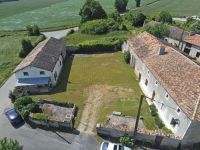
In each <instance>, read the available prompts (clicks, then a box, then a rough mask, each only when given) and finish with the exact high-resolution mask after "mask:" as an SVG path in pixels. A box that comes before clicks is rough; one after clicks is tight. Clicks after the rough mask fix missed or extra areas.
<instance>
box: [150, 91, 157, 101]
mask: <svg viewBox="0 0 200 150" xmlns="http://www.w3.org/2000/svg"><path fill="white" fill-rule="evenodd" d="M155 96H156V92H155V91H153V93H152V97H151V98H152V100H154V98H155Z"/></svg>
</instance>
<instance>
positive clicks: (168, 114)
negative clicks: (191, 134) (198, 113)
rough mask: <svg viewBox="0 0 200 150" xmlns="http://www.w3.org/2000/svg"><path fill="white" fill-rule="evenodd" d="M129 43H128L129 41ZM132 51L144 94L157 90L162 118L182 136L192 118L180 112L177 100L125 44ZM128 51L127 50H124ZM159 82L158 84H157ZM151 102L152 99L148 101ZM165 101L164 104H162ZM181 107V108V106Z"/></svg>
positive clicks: (132, 61) (157, 103) (157, 102)
mask: <svg viewBox="0 0 200 150" xmlns="http://www.w3.org/2000/svg"><path fill="white" fill-rule="evenodd" d="M127 45H128V43H127ZM124 48H127V50H129V51H130V53H131V62H130V63H131V65H132V66H135V73H136V76H137V77H139V73H140V74H141V80H140V83H139V84H140V87H141V89H142V91H143V92H144V94H145V95H146V96H148V97H150V98H151V97H152V94H153V91H155V93H156V94H155V98H154V99H155V100H156V102H154V104H155V106H156V107H157V109H158V113H159V116H160V118H161V119H162V120H163V122H164V124H165V125H166V127H167V128H169V129H171V130H172V132H173V133H174V134H176V135H178V136H180V137H181V138H182V137H183V136H184V135H185V132H186V131H187V129H188V127H189V126H190V123H191V121H190V119H189V118H188V117H187V116H186V115H185V113H184V112H183V111H182V110H181V111H180V112H179V113H178V112H177V109H178V108H179V107H178V105H177V104H176V103H175V101H174V100H173V99H172V98H171V96H170V94H169V93H168V92H167V91H166V90H165V89H164V87H163V86H162V85H161V84H160V83H159V81H158V80H156V78H155V77H154V76H153V74H152V73H151V72H150V70H149V69H148V68H147V67H146V66H145V64H144V63H143V62H142V61H141V60H140V59H139V58H138V57H137V55H136V54H135V53H134V52H133V51H132V50H131V48H130V47H129V46H124ZM123 51H126V50H123ZM146 79H147V80H148V85H147V86H146V85H145V80H146ZM156 83H157V84H156ZM166 94H168V98H166ZM148 103H149V104H151V102H150V101H148ZM161 103H163V105H161ZM179 109H180V108H179ZM172 117H173V118H175V119H179V120H180V124H179V125H176V126H175V127H173V126H172V125H171V124H170V123H171V119H172Z"/></svg>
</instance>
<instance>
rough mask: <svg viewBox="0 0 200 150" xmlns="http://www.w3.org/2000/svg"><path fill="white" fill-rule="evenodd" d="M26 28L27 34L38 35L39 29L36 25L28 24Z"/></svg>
mask: <svg viewBox="0 0 200 150" xmlns="http://www.w3.org/2000/svg"><path fill="white" fill-rule="evenodd" d="M26 30H27V31H28V35H29V36H39V35H40V29H39V27H38V26H37V25H28V26H26Z"/></svg>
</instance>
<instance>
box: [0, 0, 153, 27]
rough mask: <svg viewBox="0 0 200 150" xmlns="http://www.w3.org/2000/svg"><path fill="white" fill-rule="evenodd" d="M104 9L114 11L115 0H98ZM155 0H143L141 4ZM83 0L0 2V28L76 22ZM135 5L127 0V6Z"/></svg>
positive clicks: (50, 25) (46, 25)
mask: <svg viewBox="0 0 200 150" xmlns="http://www.w3.org/2000/svg"><path fill="white" fill-rule="evenodd" d="M99 1H100V3H101V4H102V6H103V7H104V8H105V10H106V11H107V12H108V13H110V12H112V11H114V1H115V0H99ZM153 1H155V0H143V1H142V5H145V4H147V3H150V2H153ZM83 2H84V0H67V1H66V0H48V1H46V0H34V1H33V0H19V1H14V2H6V3H0V30H19V29H24V27H25V26H26V25H29V24H38V25H39V26H40V27H41V28H48V27H56V26H63V25H68V26H70V25H72V24H78V23H79V21H80V17H79V10H80V7H81V6H82V4H83ZM134 7H135V0H129V4H128V8H129V9H132V8H134Z"/></svg>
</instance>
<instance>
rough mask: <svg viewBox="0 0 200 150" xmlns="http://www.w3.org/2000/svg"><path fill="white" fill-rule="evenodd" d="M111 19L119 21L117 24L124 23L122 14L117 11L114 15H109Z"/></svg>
mask: <svg viewBox="0 0 200 150" xmlns="http://www.w3.org/2000/svg"><path fill="white" fill-rule="evenodd" d="M109 17H110V18H112V19H113V20H115V21H117V22H122V19H121V17H120V14H119V12H118V11H117V10H115V11H114V12H113V13H111V14H110V15H109Z"/></svg>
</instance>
